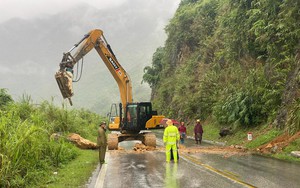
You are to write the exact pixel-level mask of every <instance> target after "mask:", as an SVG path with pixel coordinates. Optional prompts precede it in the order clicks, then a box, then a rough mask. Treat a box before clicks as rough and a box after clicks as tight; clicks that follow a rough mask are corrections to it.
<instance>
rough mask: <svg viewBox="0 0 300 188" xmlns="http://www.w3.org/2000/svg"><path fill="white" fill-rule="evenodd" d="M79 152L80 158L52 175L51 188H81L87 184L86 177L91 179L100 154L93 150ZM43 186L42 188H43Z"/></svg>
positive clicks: (49, 185) (49, 183)
mask: <svg viewBox="0 0 300 188" xmlns="http://www.w3.org/2000/svg"><path fill="white" fill-rule="evenodd" d="M77 150H78V153H79V155H78V157H77V158H76V159H74V160H72V161H71V162H70V163H68V164H67V165H64V166H63V167H62V168H61V169H59V170H58V171H57V174H55V172H53V173H52V175H51V178H50V181H49V182H48V183H47V186H44V185H43V186H44V187H49V188H65V187H81V186H83V185H85V184H86V183H87V179H86V177H90V176H91V174H92V172H93V171H94V170H95V166H97V164H98V162H99V159H98V152H97V151H92V150H80V149H77ZM43 186H42V185H41V187H43Z"/></svg>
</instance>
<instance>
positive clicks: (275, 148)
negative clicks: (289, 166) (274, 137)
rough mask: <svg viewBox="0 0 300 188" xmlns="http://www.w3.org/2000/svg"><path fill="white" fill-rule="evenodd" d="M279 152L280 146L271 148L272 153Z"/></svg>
mask: <svg viewBox="0 0 300 188" xmlns="http://www.w3.org/2000/svg"><path fill="white" fill-rule="evenodd" d="M277 150H278V146H277V145H275V146H274V147H272V148H271V152H272V153H276V152H277Z"/></svg>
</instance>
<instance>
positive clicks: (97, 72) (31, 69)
mask: <svg viewBox="0 0 300 188" xmlns="http://www.w3.org/2000/svg"><path fill="white" fill-rule="evenodd" d="M178 3H179V2H178V1H177V3H176V2H172V5H170V2H169V1H158V0H154V1H147V2H144V1H138V0H132V1H126V2H125V3H124V4H122V5H120V6H115V7H113V8H110V9H105V10H100V9H97V8H95V7H92V6H90V5H87V4H80V5H78V6H76V7H73V8H72V9H69V10H67V11H64V12H60V13H58V14H54V15H43V16H40V17H38V18H34V19H22V18H13V19H10V20H8V21H6V22H3V23H1V24H0V40H1V43H0V49H1V56H0V67H1V68H0V88H7V89H8V92H9V93H10V94H11V95H12V96H13V98H14V99H15V100H18V99H20V98H21V96H22V94H24V93H26V94H27V95H30V96H31V97H32V99H33V100H34V102H36V103H38V102H40V101H41V100H49V99H51V100H52V99H53V100H54V102H55V103H56V104H60V103H61V102H62V96H61V94H60V91H59V89H58V86H57V84H56V81H55V79H54V74H55V72H56V71H57V70H58V68H59V66H58V65H59V63H60V61H61V58H62V54H63V52H66V51H68V50H69V49H70V48H71V47H72V46H73V45H74V44H75V43H77V42H78V41H79V40H80V39H81V38H82V37H83V35H84V34H86V33H87V32H89V31H90V30H92V29H101V30H103V31H104V36H105V37H106V39H107V41H108V43H109V44H110V45H111V47H112V49H113V51H114V53H115V55H116V56H117V58H118V60H119V62H120V63H121V65H122V66H123V67H124V68H125V70H126V71H127V72H128V74H129V75H130V77H131V80H132V82H133V93H134V96H133V97H134V100H135V101H149V100H150V88H149V86H148V85H147V84H141V80H142V75H143V68H144V67H145V66H146V65H150V64H151V59H152V55H153V53H154V51H155V49H156V48H157V47H158V46H161V45H163V43H164V41H165V39H166V35H165V32H164V27H165V25H167V23H168V21H169V19H170V18H171V17H172V16H173V14H174V12H175V10H176V8H177V5H178ZM83 62H84V63H83V74H82V78H81V80H80V82H79V83H75V84H74V93H75V95H74V97H73V103H74V107H75V108H88V109H90V110H92V111H95V112H99V113H102V114H105V113H106V112H107V111H108V110H109V108H110V104H111V103H118V102H120V96H119V90H118V87H117V84H116V83H115V81H114V80H113V77H112V76H111V75H110V73H109V71H108V70H107V68H106V67H105V65H104V63H103V62H102V60H101V58H100V57H99V56H98V54H97V53H96V52H95V51H94V50H92V51H91V52H90V53H89V54H87V55H86V56H85V57H84V61H83Z"/></svg>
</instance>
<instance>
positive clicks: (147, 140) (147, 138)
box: [142, 133, 156, 148]
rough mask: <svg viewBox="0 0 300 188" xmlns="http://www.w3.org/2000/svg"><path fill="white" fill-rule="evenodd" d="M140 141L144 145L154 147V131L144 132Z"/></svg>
mask: <svg viewBox="0 0 300 188" xmlns="http://www.w3.org/2000/svg"><path fill="white" fill-rule="evenodd" d="M142 143H143V144H144V145H145V146H150V147H154V148H155V147H156V136H155V134H154V133H145V134H144V139H143V141H142Z"/></svg>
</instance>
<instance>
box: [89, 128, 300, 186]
mask: <svg viewBox="0 0 300 188" xmlns="http://www.w3.org/2000/svg"><path fill="white" fill-rule="evenodd" d="M161 137H162V135H161V133H159V134H158V135H157V138H158V139H157V145H161V146H162V139H161ZM135 143H137V141H130V142H123V143H120V146H121V147H123V148H125V149H126V150H131V149H132V147H133V146H134V144H135ZM185 145H186V146H187V147H206V146H208V144H205V143H204V144H203V145H201V146H199V145H196V144H194V141H193V140H188V141H187V142H186V143H185ZM106 161H107V164H105V165H103V166H102V167H101V171H100V174H99V177H98V178H97V185H96V184H95V185H96V186H95V185H90V186H89V187H104V188H111V187H113V188H123V187H124V188H125V187H126V188H127V187H136V188H140V187H141V188H144V187H145V188H146V187H166V188H176V187H184V188H185V187H186V188H193V187H272V188H273V187H274V188H276V187H291V188H293V187H295V188H296V187H300V186H299V185H300V178H299V173H300V165H299V164H295V163H288V162H283V161H279V160H275V159H271V158H266V157H261V156H256V155H247V156H232V157H228V158H224V157H223V156H221V155H217V154H204V153H191V154H184V153H182V154H180V159H179V162H178V163H177V164H176V163H172V162H171V163H166V162H165V153H164V152H162V151H147V152H143V153H134V152H131V153H130V152H129V153H125V152H116V151H114V152H107V156H106Z"/></svg>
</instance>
